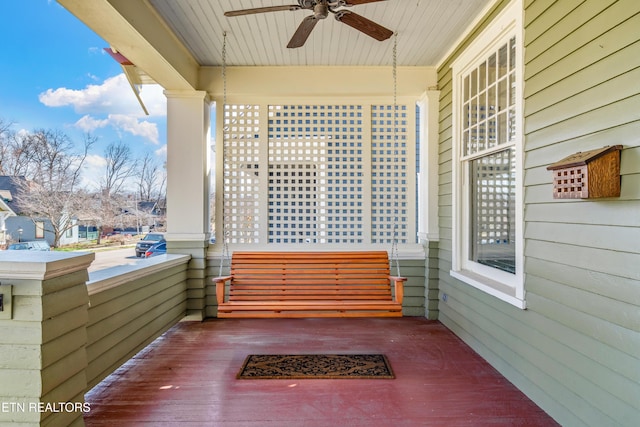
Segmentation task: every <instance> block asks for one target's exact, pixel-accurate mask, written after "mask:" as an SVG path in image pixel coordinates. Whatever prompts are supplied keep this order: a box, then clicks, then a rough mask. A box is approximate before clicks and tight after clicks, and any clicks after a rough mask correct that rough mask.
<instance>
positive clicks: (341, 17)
mask: <svg viewBox="0 0 640 427" xmlns="http://www.w3.org/2000/svg"><path fill="white" fill-rule="evenodd" d="M336 19H337V20H338V21H340V22H342V23H344V24H347V25H349V26H350V27H353V28H355V29H356V30H358V31H361V32H363V33H365V34H366V35H368V36H370V37H373V38H374V39H376V40H378V41H383V40H386V39H388V38H389V37H391V36H392V35H393V31H391V30H390V29H388V28H385V27H383V26H382V25H380V24H377V23H375V22H373V21H371V20H369V19H367V18H365V17H364V16H360V15H358V14H357V13H353V12H351V11H348V10H341V11H338V12H336Z"/></svg>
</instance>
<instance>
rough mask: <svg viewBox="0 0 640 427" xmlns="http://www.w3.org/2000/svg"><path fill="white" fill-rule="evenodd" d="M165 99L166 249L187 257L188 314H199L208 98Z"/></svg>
mask: <svg viewBox="0 0 640 427" xmlns="http://www.w3.org/2000/svg"><path fill="white" fill-rule="evenodd" d="M165 95H166V97H167V250H168V252H170V253H177V254H187V255H191V262H190V263H189V270H188V273H187V274H188V279H187V315H189V316H191V317H192V318H194V319H195V320H198V319H202V318H203V317H204V306H205V282H206V269H207V257H206V254H207V246H208V242H209V234H210V233H209V228H210V225H209V224H210V219H209V191H210V189H209V174H210V156H211V153H210V151H211V150H210V125H211V123H210V121H211V120H210V114H211V113H210V100H209V97H208V95H207V93H206V92H204V91H165Z"/></svg>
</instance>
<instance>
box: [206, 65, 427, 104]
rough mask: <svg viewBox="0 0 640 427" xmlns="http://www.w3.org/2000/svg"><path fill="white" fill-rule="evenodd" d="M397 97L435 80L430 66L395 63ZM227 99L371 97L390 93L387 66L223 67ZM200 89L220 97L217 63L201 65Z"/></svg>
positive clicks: (414, 94) (409, 94) (417, 94)
mask: <svg viewBox="0 0 640 427" xmlns="http://www.w3.org/2000/svg"><path fill="white" fill-rule="evenodd" d="M397 72H398V78H397V82H398V85H397V95H398V97H405V96H406V97H412V98H414V99H416V100H417V99H418V98H420V96H421V95H422V94H423V93H424V91H425V90H426V89H427V88H428V87H433V86H435V85H436V84H437V74H436V69H435V68H433V67H398V69H397ZM226 78H227V92H228V96H227V100H228V102H229V103H234V98H242V99H245V100H246V99H256V98H257V97H277V98H286V97H291V98H296V99H306V98H310V97H314V99H315V98H318V97H320V98H322V97H325V98H329V99H330V98H333V97H339V98H343V99H344V98H371V97H386V98H389V99H391V97H392V96H393V72H392V68H391V67H327V66H317V67H314V66H311V67H306V66H305V67H227V69H226ZM199 82H200V89H201V90H206V91H207V92H209V94H211V95H212V96H214V97H216V98H218V97H222V92H223V87H224V85H223V79H222V69H221V68H220V67H201V69H200V75H199Z"/></svg>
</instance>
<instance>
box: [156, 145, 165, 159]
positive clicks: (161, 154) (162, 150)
mask: <svg viewBox="0 0 640 427" xmlns="http://www.w3.org/2000/svg"><path fill="white" fill-rule="evenodd" d="M153 153H154V154H155V155H156V156H158V157H161V158H163V159H166V158H167V144H165V145H163V146H162V147H160V148H158V149H157V150H156V151H154V152H153Z"/></svg>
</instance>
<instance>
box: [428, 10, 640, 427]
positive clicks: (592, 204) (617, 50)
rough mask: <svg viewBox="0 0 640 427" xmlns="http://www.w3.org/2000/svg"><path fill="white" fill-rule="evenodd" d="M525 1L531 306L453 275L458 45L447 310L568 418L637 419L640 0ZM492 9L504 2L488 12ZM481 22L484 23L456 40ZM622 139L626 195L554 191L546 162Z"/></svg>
mask: <svg viewBox="0 0 640 427" xmlns="http://www.w3.org/2000/svg"><path fill="white" fill-rule="evenodd" d="M506 3H507V2H502V4H500V5H498V6H497V9H500V8H501V7H502V5H503V4H506ZM524 3H525V15H524V22H525V40H524V43H525V64H526V65H525V70H524V74H525V86H524V87H525V103H524V111H525V124H524V127H525V147H524V151H525V153H524V154H525V159H524V167H525V170H524V185H525V189H524V201H525V215H524V217H525V230H524V233H525V273H526V282H525V290H526V301H527V310H519V309H516V308H514V307H511V306H510V305H508V304H506V303H503V302H501V301H499V300H498V299H496V298H493V297H491V296H489V295H487V294H484V293H483V292H480V291H478V290H476V289H475V288H472V287H471V286H468V285H466V284H463V283H461V282H458V281H456V280H455V279H453V278H452V277H451V276H450V275H449V270H450V268H451V256H452V254H451V247H452V242H451V235H452V228H451V227H452V206H451V202H452V201H451V197H452V182H451V179H452V176H451V169H452V157H451V156H452V151H451V150H452V123H451V114H452V81H451V79H452V75H451V71H450V64H451V61H453V60H454V59H455V57H456V55H457V54H458V53H459V52H460V51H461V50H462V49H458V50H457V51H456V52H455V53H454V54H453V55H452V56H451V57H450V58H448V59H447V61H446V62H445V63H444V64H443V65H442V66H441V67H440V69H439V73H438V79H439V87H440V90H441V105H440V150H439V153H440V158H439V165H440V195H439V212H440V237H441V240H440V242H439V247H438V249H439V260H440V261H439V267H440V277H439V287H440V296H441V301H440V306H439V310H440V311H439V318H440V320H441V321H442V322H443V323H444V324H445V325H447V326H448V327H449V328H451V329H452V330H453V331H454V332H456V333H457V334H458V335H459V336H460V337H461V338H462V339H464V340H465V341H466V342H467V343H469V344H470V345H471V346H472V347H473V348H474V349H475V350H476V351H478V352H479V353H480V354H481V355H482V356H483V357H485V358H486V359H487V360H488V361H489V362H490V363H492V364H493V365H494V366H495V367H496V368H497V369H498V370H500V372H501V373H503V374H504V375H505V376H506V377H507V378H509V379H510V380H511V381H512V382H513V383H514V384H516V385H517V386H518V387H519V388H520V389H522V390H523V391H524V392H525V393H526V394H528V395H529V396H530V397H531V398H532V399H534V400H535V401H536V402H537V403H538V404H539V405H540V406H541V407H542V408H543V409H544V410H546V411H547V412H548V413H549V414H551V415H552V416H553V417H554V418H555V419H556V420H558V421H559V422H560V423H561V424H563V425H590V426H602V425H607V426H614V425H621V426H632V425H636V423H637V420H639V419H640V409H639V408H638V402H640V368H639V367H640V275H639V272H640V269H639V268H638V266H639V265H640V244H639V243H638V242H640V138H639V137H638V135H640V115H639V113H638V112H639V111H640V84H638V82H639V81H640V32H639V31H638V28H640V2H638V1H637V0H619V1H613V0H586V1H585V0H566V1H565V0H563V1H552V0H526V1H525V2H524ZM495 13H496V9H494V10H493V11H492V12H491V13H490V15H495ZM486 22H487V20H484V21H483V22H481V23H480V24H478V28H476V30H475V31H474V32H473V34H472V35H471V36H470V37H469V38H468V39H466V40H465V41H464V42H463V44H462V45H461V47H463V46H466V45H468V44H469V43H470V42H471V41H472V40H473V37H475V35H476V34H478V32H479V31H481V29H482V28H483V27H484V26H485V23H486ZM614 144H621V145H623V146H624V149H623V152H622V164H621V174H622V192H621V193H622V194H621V197H620V198H609V199H601V200H554V199H553V198H552V176H551V173H550V172H549V171H547V170H546V167H547V166H548V165H549V164H551V163H553V162H555V161H557V160H560V159H561V158H563V157H565V156H567V155H569V154H572V153H575V152H577V151H585V150H588V149H592V148H600V147H603V146H606V145H614ZM445 293H446V294H447V301H446V302H444V301H442V295H443V294H445Z"/></svg>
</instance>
